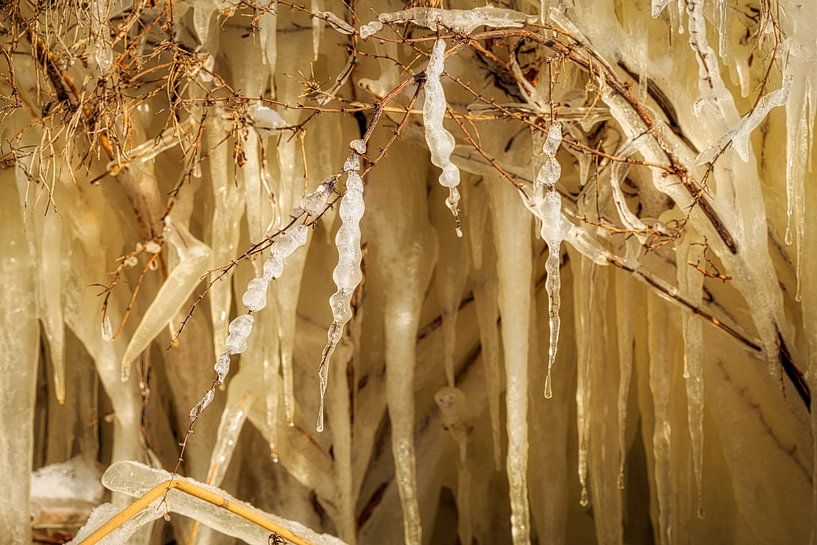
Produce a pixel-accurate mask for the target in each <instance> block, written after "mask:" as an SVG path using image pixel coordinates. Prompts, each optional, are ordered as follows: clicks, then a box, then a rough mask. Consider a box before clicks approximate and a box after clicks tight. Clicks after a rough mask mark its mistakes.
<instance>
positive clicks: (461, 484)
mask: <svg viewBox="0 0 817 545" xmlns="http://www.w3.org/2000/svg"><path fill="white" fill-rule="evenodd" d="M434 402H435V403H436V404H437V408H438V409H439V411H440V418H441V420H442V424H443V428H444V429H445V430H447V431H448V433H449V434H451V437H452V438H453V439H454V441H455V442H456V443H457V449H458V451H459V460H460V461H459V465H458V469H457V516H458V520H457V533H458V534H459V537H460V541H461V543H471V540H472V535H473V527H472V524H473V523H472V513H471V498H470V496H471V479H472V477H471V474H470V471H469V467H468V464H467V457H468V422H467V417H468V406H467V400H466V398H465V393H464V392H463V391H462V390H460V389H459V388H454V387H452V386H445V387H443V388H440V389H439V390H437V392H436V393H435V394H434Z"/></svg>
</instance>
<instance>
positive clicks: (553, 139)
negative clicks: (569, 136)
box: [542, 121, 562, 157]
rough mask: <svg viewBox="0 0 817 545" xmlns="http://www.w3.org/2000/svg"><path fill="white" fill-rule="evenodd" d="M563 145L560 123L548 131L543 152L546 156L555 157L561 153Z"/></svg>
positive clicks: (553, 125)
mask: <svg viewBox="0 0 817 545" xmlns="http://www.w3.org/2000/svg"><path fill="white" fill-rule="evenodd" d="M561 145H562V124H561V123H559V122H558V121H557V122H555V123H553V124H552V125H551V126H550V129H548V135H547V139H545V143H544V145H543V146H542V151H544V152H545V155H549V156H551V157H553V156H554V155H556V152H557V151H559V146H561Z"/></svg>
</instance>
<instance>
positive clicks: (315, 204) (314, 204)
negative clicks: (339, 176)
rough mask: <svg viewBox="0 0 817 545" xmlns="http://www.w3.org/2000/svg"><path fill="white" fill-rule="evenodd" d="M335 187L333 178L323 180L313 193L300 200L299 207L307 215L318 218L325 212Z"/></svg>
mask: <svg viewBox="0 0 817 545" xmlns="http://www.w3.org/2000/svg"><path fill="white" fill-rule="evenodd" d="M334 187H335V178H329V179H327V180H324V181H323V182H322V183H321V185H319V186H318V188H317V189H315V191H313V192H312V193H310V194H308V195H306V196H305V197H304V198H303V199H301V204H300V207H301V209H303V210H304V211H305V212H306V213H307V214H310V215H312V216H320V215H321V214H323V211H324V210H326V207H327V203H328V201H329V197H331V196H332V190H333V189H334Z"/></svg>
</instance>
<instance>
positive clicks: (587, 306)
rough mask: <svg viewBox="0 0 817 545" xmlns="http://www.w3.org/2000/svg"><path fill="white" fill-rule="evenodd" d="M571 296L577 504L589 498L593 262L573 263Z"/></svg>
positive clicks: (587, 502) (587, 501)
mask: <svg viewBox="0 0 817 545" xmlns="http://www.w3.org/2000/svg"><path fill="white" fill-rule="evenodd" d="M573 270H574V275H575V280H574V288H573V299H574V306H575V307H576V313H575V316H576V345H577V351H578V362H577V379H576V380H577V382H576V428H577V432H578V437H579V448H578V460H579V461H578V473H579V484H580V486H581V496H580V498H579V504H580V505H581V506H582V507H586V506H587V505H588V504H589V503H590V500H589V498H588V495H587V455H588V450H589V442H590V392H591V391H592V390H591V384H590V381H591V373H590V352H591V349H592V348H591V343H592V342H593V305H594V303H595V282H594V279H593V273H594V271H595V264H594V263H593V262H591V261H587V260H584V259H582V260H580V262H579V264H578V266H577V267H574V269H573Z"/></svg>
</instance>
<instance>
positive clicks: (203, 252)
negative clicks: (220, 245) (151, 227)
mask: <svg viewBox="0 0 817 545" xmlns="http://www.w3.org/2000/svg"><path fill="white" fill-rule="evenodd" d="M171 218H172V216H168V217H167V220H166V224H167V227H166V233H165V239H166V240H167V243H168V245H169V246H171V247H173V249H174V250H175V251H176V254H177V256H178V265H176V266H175V267H174V268H173V269H172V270H171V272H170V274H169V275H168V278H167V280H165V282H164V284H162V286H161V288H159V291H158V292H157V293H156V297H155V298H154V300H153V302H152V303H151V304H150V306H149V307H148V309H147V310H146V311H145V313H144V315H143V316H142V320H141V321H140V322H139V325H138V326H137V327H136V330H135V331H134V332H133V335H131V338H130V342H129V343H128V346H127V348H126V349H125V353H124V355H123V356H122V379H123V380H127V378H128V377H129V376H130V369H131V363H132V362H133V360H134V359H136V357H137V356H139V354H141V353H142V352H144V351H145V350H147V348H148V347H149V346H150V343H151V342H152V341H153V339H155V338H156V336H157V335H158V334H159V332H161V330H162V329H163V328H164V327H165V326H167V324H168V323H169V322H170V321H171V320H172V319H173V318H174V317H175V316H176V315H177V314H178V312H179V311H180V310H181V309H182V307H183V306H184V305H185V304H186V303H187V299H188V298H189V297H190V295H191V294H192V293H193V290H195V289H196V286H198V285H199V282H200V281H201V277H202V275H203V274H204V273H205V272H206V271H207V269H208V267H209V266H210V248H209V247H208V246H207V245H206V244H204V243H203V242H201V241H199V240H196V239H195V238H194V237H193V235H191V234H190V232H189V231H188V230H187V228H185V227H184V226H182V225H181V224H177V223H174V222H173V221H172V219H171Z"/></svg>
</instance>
